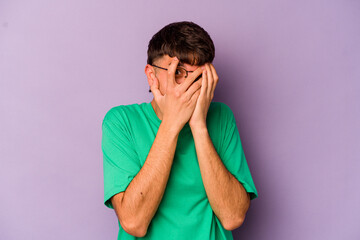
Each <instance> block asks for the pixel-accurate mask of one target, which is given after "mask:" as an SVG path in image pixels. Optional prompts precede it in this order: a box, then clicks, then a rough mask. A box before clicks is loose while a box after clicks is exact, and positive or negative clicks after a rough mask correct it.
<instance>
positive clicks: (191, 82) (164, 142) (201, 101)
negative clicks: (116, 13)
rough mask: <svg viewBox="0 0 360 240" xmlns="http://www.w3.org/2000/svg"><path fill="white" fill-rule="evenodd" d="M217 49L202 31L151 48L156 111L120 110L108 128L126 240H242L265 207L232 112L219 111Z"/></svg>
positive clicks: (111, 176)
mask: <svg viewBox="0 0 360 240" xmlns="http://www.w3.org/2000/svg"><path fill="white" fill-rule="evenodd" d="M214 56H215V48H214V44H213V42H212V40H211V38H210V36H209V35H208V33H207V32H206V31H205V30H204V29H203V28H201V27H200V26H198V25H196V24H195V23H193V22H176V23H171V24H169V25H167V26H165V27H164V28H162V29H161V30H160V31H159V32H158V33H156V34H155V35H154V36H153V38H152V39H151V40H150V42H149V47H148V60H147V65H146V67H145V74H146V76H147V79H148V83H149V85H150V88H151V92H152V93H153V95H154V99H153V100H152V101H151V103H142V104H131V105H120V106H116V107H113V108H111V109H110V110H109V111H108V112H107V114H106V116H105V118H104V120H103V124H102V129H103V136H102V150H103V156H104V158H103V161H104V162H103V163H104V186H105V196H104V203H105V205H106V206H107V207H109V208H114V209H115V212H116V215H117V217H118V220H119V221H118V222H119V234H118V239H138V238H141V239H155V240H161V239H166V240H169V239H192V240H197V239H199V240H204V239H214V240H215V239H216V240H218V239H233V238H232V234H231V230H233V229H235V228H237V227H239V226H240V225H241V224H242V223H243V221H244V219H245V215H246V212H247V210H248V208H249V206H250V200H251V199H254V198H256V197H257V190H256V188H255V185H254V182H253V180H252V177H251V174H250V171H249V168H248V165H247V162H246V159H245V155H244V151H243V149H242V145H241V140H240V136H239V132H238V129H237V126H236V121H235V118H234V115H233V113H232V111H231V109H230V108H229V107H228V106H227V105H225V104H224V103H220V102H212V99H213V96H214V90H215V87H216V84H217V82H218V75H217V73H216V71H215V68H214V66H213V65H212V64H211V63H212V61H213V59H214Z"/></svg>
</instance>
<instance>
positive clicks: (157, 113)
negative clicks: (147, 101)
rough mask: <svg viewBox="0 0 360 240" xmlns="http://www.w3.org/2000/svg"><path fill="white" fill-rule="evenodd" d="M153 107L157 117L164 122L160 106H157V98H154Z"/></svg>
mask: <svg viewBox="0 0 360 240" xmlns="http://www.w3.org/2000/svg"><path fill="white" fill-rule="evenodd" d="M151 106H152V107H153V109H154V111H155V113H156V116H157V117H158V118H159V119H160V120H161V121H162V112H161V111H160V108H159V106H158V105H157V104H156V102H155V98H153V100H152V101H151Z"/></svg>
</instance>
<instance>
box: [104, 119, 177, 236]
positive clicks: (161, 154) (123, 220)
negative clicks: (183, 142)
mask: <svg viewBox="0 0 360 240" xmlns="http://www.w3.org/2000/svg"><path fill="white" fill-rule="evenodd" d="M179 132H180V131H179V130H178V129H174V128H172V127H170V125H168V124H166V123H165V122H162V123H161V124H160V127H159V130H158V132H157V135H156V137H155V140H154V143H153V145H152V147H151V149H150V152H149V154H148V156H147V158H146V161H145V163H144V165H143V167H142V168H141V169H140V171H139V172H138V174H137V175H136V176H135V177H134V178H133V180H132V181H131V182H130V184H129V186H128V187H127V188H126V190H125V192H121V193H119V194H116V195H114V196H113V197H112V198H111V202H112V204H113V206H114V209H115V212H116V215H117V217H118V219H119V221H120V224H121V226H122V227H123V228H124V230H125V231H126V232H127V233H129V234H131V235H133V236H136V237H143V236H145V235H146V232H147V228H148V226H149V224H150V222H151V220H152V218H153V217H154V215H155V213H156V211H157V209H158V206H159V204H160V202H161V199H162V197H163V195H164V191H165V188H166V184H167V181H168V179H169V174H170V170H171V166H172V163H173V158H174V154H175V149H176V143H177V139H178V136H179Z"/></svg>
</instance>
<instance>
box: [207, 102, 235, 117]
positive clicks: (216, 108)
mask: <svg viewBox="0 0 360 240" xmlns="http://www.w3.org/2000/svg"><path fill="white" fill-rule="evenodd" d="M208 114H211V115H215V116H217V117H224V116H227V115H229V114H232V111H231V109H230V107H229V106H228V105H227V104H225V103H223V102H211V103H210V106H209V111H208Z"/></svg>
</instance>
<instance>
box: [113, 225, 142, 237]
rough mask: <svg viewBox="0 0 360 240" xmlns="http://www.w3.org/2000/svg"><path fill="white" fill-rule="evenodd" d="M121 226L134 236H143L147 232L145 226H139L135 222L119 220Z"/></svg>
mask: <svg viewBox="0 0 360 240" xmlns="http://www.w3.org/2000/svg"><path fill="white" fill-rule="evenodd" d="M120 224H121V226H122V228H123V229H124V230H125V232H127V233H128V234H130V235H132V236H135V237H144V236H145V235H146V233H147V227H143V226H139V224H138V223H136V222H120Z"/></svg>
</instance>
